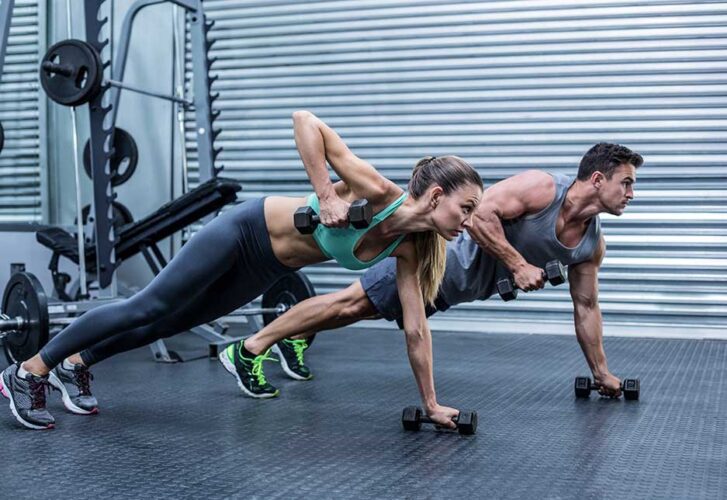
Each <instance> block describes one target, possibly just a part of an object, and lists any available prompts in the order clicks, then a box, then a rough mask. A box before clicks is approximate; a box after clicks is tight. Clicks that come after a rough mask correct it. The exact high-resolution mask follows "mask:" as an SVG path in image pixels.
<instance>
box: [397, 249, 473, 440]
mask: <svg viewBox="0 0 727 500" xmlns="http://www.w3.org/2000/svg"><path fill="white" fill-rule="evenodd" d="M396 284H397V287H398V290H399V299H400V300H401V306H402V310H403V314H404V333H405V336H406V347H407V353H408V355H409V363H410V364H411V368H412V371H413V372H414V378H415V379H416V382H417V385H418V386H419V393H420V394H421V397H422V404H423V405H424V411H425V412H426V414H427V415H429V417H430V418H431V419H432V420H434V421H435V422H437V423H439V424H440V425H443V426H446V427H450V428H452V429H454V428H456V425H455V424H454V422H453V421H452V417H454V416H456V415H458V414H459V412H458V411H457V410H455V409H454V408H448V407H446V406H440V405H439V404H438V403H437V396H436V393H435V391H434V373H433V365H434V363H433V360H432V334H431V332H430V330H429V323H428V321H427V317H426V313H425V312H424V299H423V298H422V291H421V286H420V285H419V278H418V275H417V260H416V251H415V249H414V245H413V244H412V243H411V242H404V243H402V244H401V245H399V248H397V259H396Z"/></svg>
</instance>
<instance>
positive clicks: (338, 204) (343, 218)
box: [318, 190, 350, 227]
mask: <svg viewBox="0 0 727 500" xmlns="http://www.w3.org/2000/svg"><path fill="white" fill-rule="evenodd" d="M331 191H333V190H331ZM318 204H319V205H320V212H321V213H320V214H319V217H320V219H321V224H323V225H324V226H327V227H347V226H348V207H349V206H350V204H349V203H348V202H346V201H344V200H343V199H341V198H340V197H339V196H338V195H336V193H335V192H333V193H332V194H331V195H329V196H325V197H323V198H319V199H318Z"/></svg>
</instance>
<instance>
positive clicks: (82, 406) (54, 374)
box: [48, 363, 98, 415]
mask: <svg viewBox="0 0 727 500" xmlns="http://www.w3.org/2000/svg"><path fill="white" fill-rule="evenodd" d="M91 380H93V375H92V374H91V372H90V371H88V368H87V367H85V366H83V365H73V368H72V369H71V370H67V369H65V368H64V367H63V363H61V364H59V365H58V366H56V367H55V368H53V370H52V371H51V372H50V374H49V378H48V381H49V382H50V385H52V386H53V387H55V388H56V389H58V390H59V391H61V394H62V395H63V406H65V407H66V409H67V410H68V411H70V412H72V413H75V414H76V415H93V414H96V413H98V401H96V398H95V397H93V395H91Z"/></svg>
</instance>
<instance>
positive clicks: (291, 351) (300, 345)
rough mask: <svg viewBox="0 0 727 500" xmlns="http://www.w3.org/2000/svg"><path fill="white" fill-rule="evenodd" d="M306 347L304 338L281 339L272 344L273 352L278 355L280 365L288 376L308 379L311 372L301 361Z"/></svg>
mask: <svg viewBox="0 0 727 500" xmlns="http://www.w3.org/2000/svg"><path fill="white" fill-rule="evenodd" d="M306 349H308V341H307V340H306V339H300V340H288V339H283V340H281V341H280V342H278V343H277V344H275V345H274V346H273V352H274V353H275V354H277V355H278V359H279V360H280V366H281V367H282V368H283V371H284V372H285V374H286V375H288V377H290V378H292V379H295V380H310V379H312V378H313V374H312V373H311V372H310V370H309V369H308V367H307V366H305V362H304V361H303V353H304V352H305V350H306Z"/></svg>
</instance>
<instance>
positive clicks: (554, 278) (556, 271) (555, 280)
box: [497, 260, 565, 302]
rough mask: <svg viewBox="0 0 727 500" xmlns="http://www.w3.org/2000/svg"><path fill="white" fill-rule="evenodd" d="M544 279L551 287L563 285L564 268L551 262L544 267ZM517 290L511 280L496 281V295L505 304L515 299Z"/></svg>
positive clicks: (556, 262)
mask: <svg viewBox="0 0 727 500" xmlns="http://www.w3.org/2000/svg"><path fill="white" fill-rule="evenodd" d="M543 276H545V279H546V280H548V283H550V284H551V285H553V286H558V285H560V284H563V283H565V266H563V264H561V263H560V261H558V260H551V261H550V262H548V263H547V264H546V265H545V272H544V273H543ZM517 291H518V288H517V286H515V282H514V281H513V279H512V278H502V279H500V280H498V281H497V293H499V294H500V298H501V299H502V300H504V301H505V302H507V301H509V300H514V299H516V298H517Z"/></svg>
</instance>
